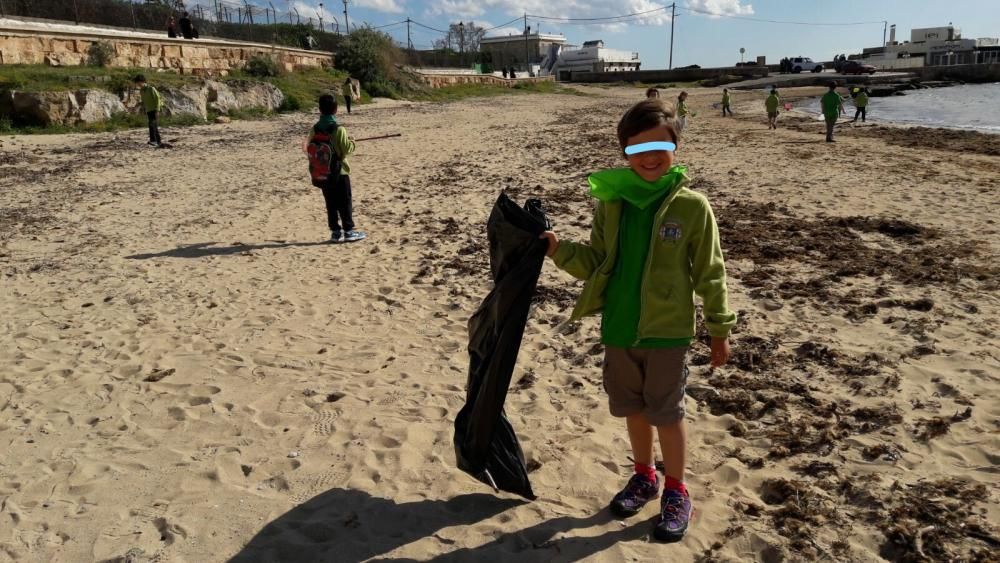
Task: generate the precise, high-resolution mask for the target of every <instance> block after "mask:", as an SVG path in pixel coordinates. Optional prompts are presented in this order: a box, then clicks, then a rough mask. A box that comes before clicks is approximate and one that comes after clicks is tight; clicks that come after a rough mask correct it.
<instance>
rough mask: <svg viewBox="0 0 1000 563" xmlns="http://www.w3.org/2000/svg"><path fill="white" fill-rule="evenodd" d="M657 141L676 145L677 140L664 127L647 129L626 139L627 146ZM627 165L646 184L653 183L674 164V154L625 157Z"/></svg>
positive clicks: (665, 152)
mask: <svg viewBox="0 0 1000 563" xmlns="http://www.w3.org/2000/svg"><path fill="white" fill-rule="evenodd" d="M657 141H668V142H671V143H676V142H677V140H676V139H674V138H673V135H671V134H670V130H669V129H667V126H666V125H659V126H657V127H654V128H652V129H647V130H645V131H643V132H642V133H639V134H638V135H633V136H632V137H629V139H628V146H632V145H638V144H641V143H653V142H657ZM626 158H627V159H628V165H629V166H630V167H631V168H632V170H634V171H635V173H636V174H638V175H639V177H640V178H642V179H643V180H646V181H647V182H655V181H657V180H659V179H660V178H661V177H662V176H663V175H664V174H666V173H667V172H668V171H669V170H670V167H671V166H673V163H674V153H673V152H671V151H648V152H642V153H639V154H634V155H632V156H628V157H626Z"/></svg>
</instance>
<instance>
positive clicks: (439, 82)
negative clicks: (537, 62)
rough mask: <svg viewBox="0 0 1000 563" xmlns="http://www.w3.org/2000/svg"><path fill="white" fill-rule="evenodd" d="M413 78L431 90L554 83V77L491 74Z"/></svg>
mask: <svg viewBox="0 0 1000 563" xmlns="http://www.w3.org/2000/svg"><path fill="white" fill-rule="evenodd" d="M415 76H416V77H417V78H419V79H420V80H421V81H423V82H424V84H427V85H428V86H430V87H431V88H443V87H445V86H455V85H456V84H488V85H490V86H502V87H504V88H513V87H514V86H516V85H518V84H527V83H532V82H555V77H553V76H542V77H538V78H515V79H510V78H501V77H499V76H493V75H492V74H429V73H427V74H425V73H423V72H420V73H415Z"/></svg>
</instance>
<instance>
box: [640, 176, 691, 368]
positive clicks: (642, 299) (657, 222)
mask: <svg viewBox="0 0 1000 563" xmlns="http://www.w3.org/2000/svg"><path fill="white" fill-rule="evenodd" d="M681 187H683V186H676V187H675V188H674V189H675V190H677V191H680V188H681ZM674 195H675V194H673V193H672V194H668V195H667V199H665V200H663V205H662V206H660V209H659V211H657V212H656V216H655V217H654V218H653V234H652V235H651V236H650V241H649V250H648V251H647V252H646V265H645V266H644V267H643V270H642V281H641V282H640V283H639V323H638V324H637V325H636V327H635V342H633V343H632V347H633V348H636V347H638V346H639V343H640V342H642V336H641V335H640V334H639V333H640V327H642V316H643V314H644V312H645V311H646V280H647V279H648V278H649V268H650V266H651V265H652V264H653V245H655V244H656V237H657V236H658V235H659V233H660V229H659V228H658V227H659V225H660V222H661V216H662V215H666V212H667V208H669V207H670V204H671V203H673V201H674V198H673V196H674Z"/></svg>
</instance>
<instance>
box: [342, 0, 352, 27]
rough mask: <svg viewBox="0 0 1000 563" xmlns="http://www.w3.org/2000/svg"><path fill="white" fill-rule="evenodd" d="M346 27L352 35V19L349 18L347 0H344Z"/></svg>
mask: <svg viewBox="0 0 1000 563" xmlns="http://www.w3.org/2000/svg"><path fill="white" fill-rule="evenodd" d="M344 28H346V29H347V31H346V33H347V34H348V35H350V33H351V21H350V20H348V19H347V0H344Z"/></svg>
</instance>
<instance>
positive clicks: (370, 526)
mask: <svg viewBox="0 0 1000 563" xmlns="http://www.w3.org/2000/svg"><path fill="white" fill-rule="evenodd" d="M523 504H527V503H526V502H525V501H523V500H520V499H503V498H498V497H496V496H493V495H489V494H468V495H462V496H459V497H456V498H453V499H450V500H446V501H445V500H422V501H415V502H408V503H402V504H397V503H395V502H393V501H392V500H390V499H384V498H378V497H373V496H371V495H369V494H368V493H365V492H362V491H355V490H348V489H331V490H329V491H326V492H325V493H322V494H320V495H317V496H315V497H313V498H312V499H310V500H308V501H307V502H305V503H303V504H301V505H299V506H297V507H295V508H293V509H292V510H290V511H288V512H287V513H285V514H283V515H281V516H280V517H278V518H277V519H276V520H274V521H273V522H271V523H269V524H267V525H266V526H264V528H263V529H262V530H260V532H258V533H257V535H256V536H254V537H253V538H252V539H251V540H250V542H249V543H248V544H247V545H246V547H244V548H243V549H242V550H241V551H240V552H239V553H238V554H237V555H235V556H234V557H233V558H232V559H230V560H229V563H251V562H253V563H266V562H279V561H280V562H289V563H291V562H304V561H309V562H337V563H351V562H356V561H366V560H373V561H400V562H403V561H413V560H409V559H387V558H384V557H382V556H384V555H385V554H387V553H390V552H392V551H393V550H395V549H397V548H399V547H402V546H405V545H408V544H410V543H413V542H416V541H419V540H421V539H424V538H428V537H433V538H435V541H436V542H437V543H438V545H439V546H440V548H439V549H437V550H435V551H436V552H438V553H440V552H448V553H445V554H443V555H438V556H436V557H434V558H433V559H431V561H435V562H459V561H477V562H478V561H517V562H518V563H527V562H529V561H546V562H547V561H553V560H559V561H576V560H579V559H583V558H585V557H587V556H589V555H593V554H596V553H600V552H601V551H604V550H605V549H607V548H609V547H611V546H612V545H614V544H616V543H618V542H622V541H630V540H638V539H642V538H643V537H645V536H647V535H648V534H649V531H650V522H649V521H642V522H639V523H638V524H636V525H633V526H630V527H628V528H622V529H620V530H619V529H616V530H615V531H613V532H607V533H605V534H603V535H599V536H593V537H569V538H555V536H556V535H557V534H560V533H565V532H570V531H572V530H575V529H583V528H589V527H592V526H599V525H604V524H607V523H609V522H612V521H613V520H614V519H613V517H612V516H611V514H610V513H609V512H608V511H607V510H606V509H605V510H602V511H601V512H599V513H598V514H595V515H593V516H590V517H587V518H573V517H568V516H563V517H559V518H554V519H552V520H548V521H545V522H541V523H539V524H536V525H534V526H532V527H530V528H526V529H523V530H518V531H516V532H510V533H507V534H500V535H497V536H496V539H494V540H493V541H491V542H489V543H486V544H483V545H481V546H478V547H474V548H462V549H458V550H454V551H452V550H451V548H450V547H449V546H451V545H452V544H454V543H455V541H454V540H451V539H449V538H450V537H454V532H453V533H448V534H445V535H444V536H441V535H438V532H439V531H440V530H442V529H445V528H451V527H455V526H466V525H471V524H475V523H478V522H481V521H483V520H487V519H490V518H493V517H495V516H497V515H499V514H501V513H502V512H504V511H506V510H509V509H511V508H514V507H517V506H521V505H523ZM458 533H461V531H459V532H458Z"/></svg>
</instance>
